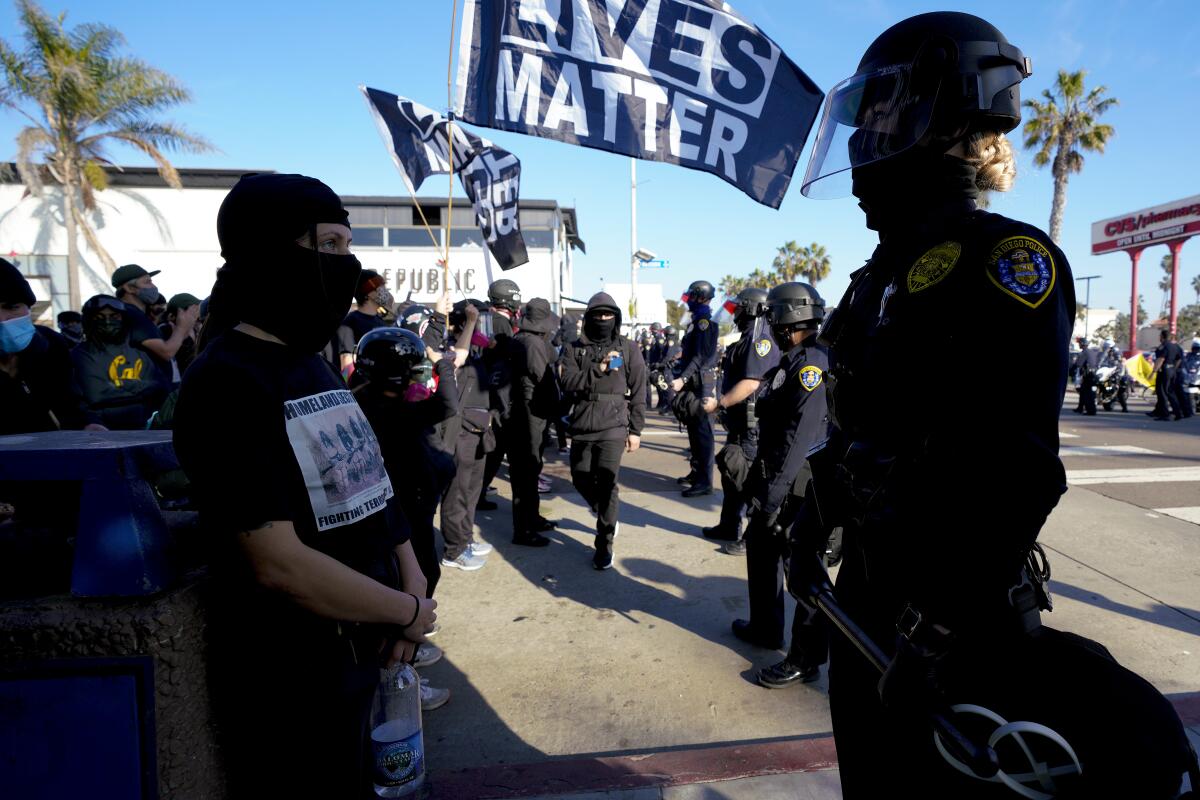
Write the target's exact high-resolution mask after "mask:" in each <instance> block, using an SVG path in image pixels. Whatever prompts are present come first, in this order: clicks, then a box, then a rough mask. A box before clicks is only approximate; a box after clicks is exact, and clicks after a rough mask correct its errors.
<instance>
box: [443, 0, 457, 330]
mask: <svg viewBox="0 0 1200 800" xmlns="http://www.w3.org/2000/svg"><path fill="white" fill-rule="evenodd" d="M457 22H458V0H454V2H453V3H451V6H450V52H449V53H448V54H447V56H446V139H447V140H448V141H447V143H446V144H447V152H448V153H449V156H450V175H449V178H450V184H449V185H450V190H449V192H448V194H447V196H446V257H445V258H444V259H443V260H442V296H443V297H445V298H446V302H447V304H449V302H450V232H451V230H452V226H453V224H454V223H453V217H454V26H455V23H457ZM446 332H447V333H449V332H450V310H449V309H446Z"/></svg>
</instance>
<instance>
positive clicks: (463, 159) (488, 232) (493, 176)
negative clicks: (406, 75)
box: [360, 86, 529, 269]
mask: <svg viewBox="0 0 1200 800" xmlns="http://www.w3.org/2000/svg"><path fill="white" fill-rule="evenodd" d="M360 88H361V89H362V91H363V94H364V95H366V98H367V105H368V106H370V108H371V113H372V114H373V115H374V116H375V121H376V122H377V123H378V124H379V133H380V135H381V136H383V141H384V143H385V144H387V147H388V150H389V151H391V154H392V160H393V161H394V162H395V164H396V168H397V169H398V170H400V176H401V177H402V178H403V179H404V183H405V184H406V185H407V186H408V191H409V192H410V193H411V194H413V195H415V194H416V192H417V189H419V188H420V187H421V184H422V183H423V182H424V181H425V179H426V178H428V177H429V176H430V175H445V174H447V173H448V172H450V171H451V169H450V155H451V153H450V146H449V142H450V140H449V137H448V135H447V130H448V129H449V127H450V126H449V124H448V121H447V120H446V118H445V117H443V116H442V115H441V114H438V113H437V112H436V111H433V110H431V109H428V108H426V107H425V106H423V105H421V104H420V103H414V102H413V101H412V100H408V99H406V98H403V97H397V96H396V95H394V94H389V93H388V92H381V91H379V90H378V89H369V88H367V87H365V86H363V87H360ZM453 156H454V169H453V171H454V172H455V173H457V174H458V177H459V180H461V181H462V185H463V189H464V190H465V191H466V193H467V197H468V198H470V200H471V204H472V205H473V206H474V207H475V219H476V221H477V222H478V223H479V229H480V231H482V233H483V239H484V241H485V242H487V246H488V249H489V250H490V251H491V252H492V256H493V257H494V258H495V259H496V262H497V263H498V264H500V267H501V269H512V268H513V267H519V266H521V265H522V264H524V263H526V262H527V261H529V253H528V252H527V251H526V250H525V239H524V238H523V237H522V236H521V219H520V213H519V208H518V205H519V200H518V195H519V193H520V185H521V162H520V161H519V160H518V159H517V157H516V156H514V155H513V154H512V153H510V152H508V151H507V150H505V149H503V148H501V147H497V146H496V145H494V144H492V143H491V142H489V141H488V140H487V139H482V138H480V137H478V136H476V135H474V134H473V133H469V132H467V131H466V130H464V129H463V128H462V126H460V125H455V126H454V152H453Z"/></svg>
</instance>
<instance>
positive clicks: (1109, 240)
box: [1092, 195, 1200, 255]
mask: <svg viewBox="0 0 1200 800" xmlns="http://www.w3.org/2000/svg"><path fill="white" fill-rule="evenodd" d="M1197 233H1200V195H1196V196H1195V197H1189V198H1187V199H1185V200H1176V201H1175V202H1173V203H1166V204H1164V205H1161V206H1155V207H1154V208H1147V209H1144V210H1142V211H1135V212H1133V213H1132V214H1124V215H1122V216H1120V217H1114V218H1112V219H1106V220H1101V221H1100V222H1093V223H1092V255H1099V254H1101V253H1109V252H1112V251H1113V250H1131V249H1133V248H1138V247H1146V246H1148V245H1152V244H1158V243H1160V242H1167V241H1170V240H1172V239H1183V238H1186V237H1188V236H1193V235H1195V234H1197Z"/></svg>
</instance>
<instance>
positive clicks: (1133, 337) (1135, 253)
mask: <svg viewBox="0 0 1200 800" xmlns="http://www.w3.org/2000/svg"><path fill="white" fill-rule="evenodd" d="M1144 249H1145V248H1144V247H1135V248H1133V249H1131V250H1127V251H1126V252H1128V253H1129V263H1130V264H1131V265H1132V267H1133V276H1132V278H1131V279H1130V283H1131V284H1132V285H1133V289H1132V299H1131V300H1130V301H1129V350H1128V351H1127V352H1126V353H1125V355H1126V357H1128V356H1131V355H1133V353H1134V351H1136V350H1137V326H1138V291H1137V269H1138V261H1139V260H1140V259H1141V257H1142V250H1144Z"/></svg>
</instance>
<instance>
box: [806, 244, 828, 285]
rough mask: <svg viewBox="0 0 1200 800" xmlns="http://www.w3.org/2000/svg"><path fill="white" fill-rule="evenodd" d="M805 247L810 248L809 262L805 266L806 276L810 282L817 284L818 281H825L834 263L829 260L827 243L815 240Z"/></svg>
mask: <svg viewBox="0 0 1200 800" xmlns="http://www.w3.org/2000/svg"><path fill="white" fill-rule="evenodd" d="M805 249H806V250H808V263H807V264H806V265H805V267H804V276H805V277H806V278H807V279H808V282H809V283H811V284H812V285H813V286H816V285H817V281H823V280H825V279H826V278H828V277H829V272H830V270H831V269H832V268H833V265H832V264H831V263H830V261H829V253H828V252H827V251H826V250H825V245H823V244H817V243H816V242H813V243H812V245H810V246H809V247H807V248H805Z"/></svg>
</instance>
